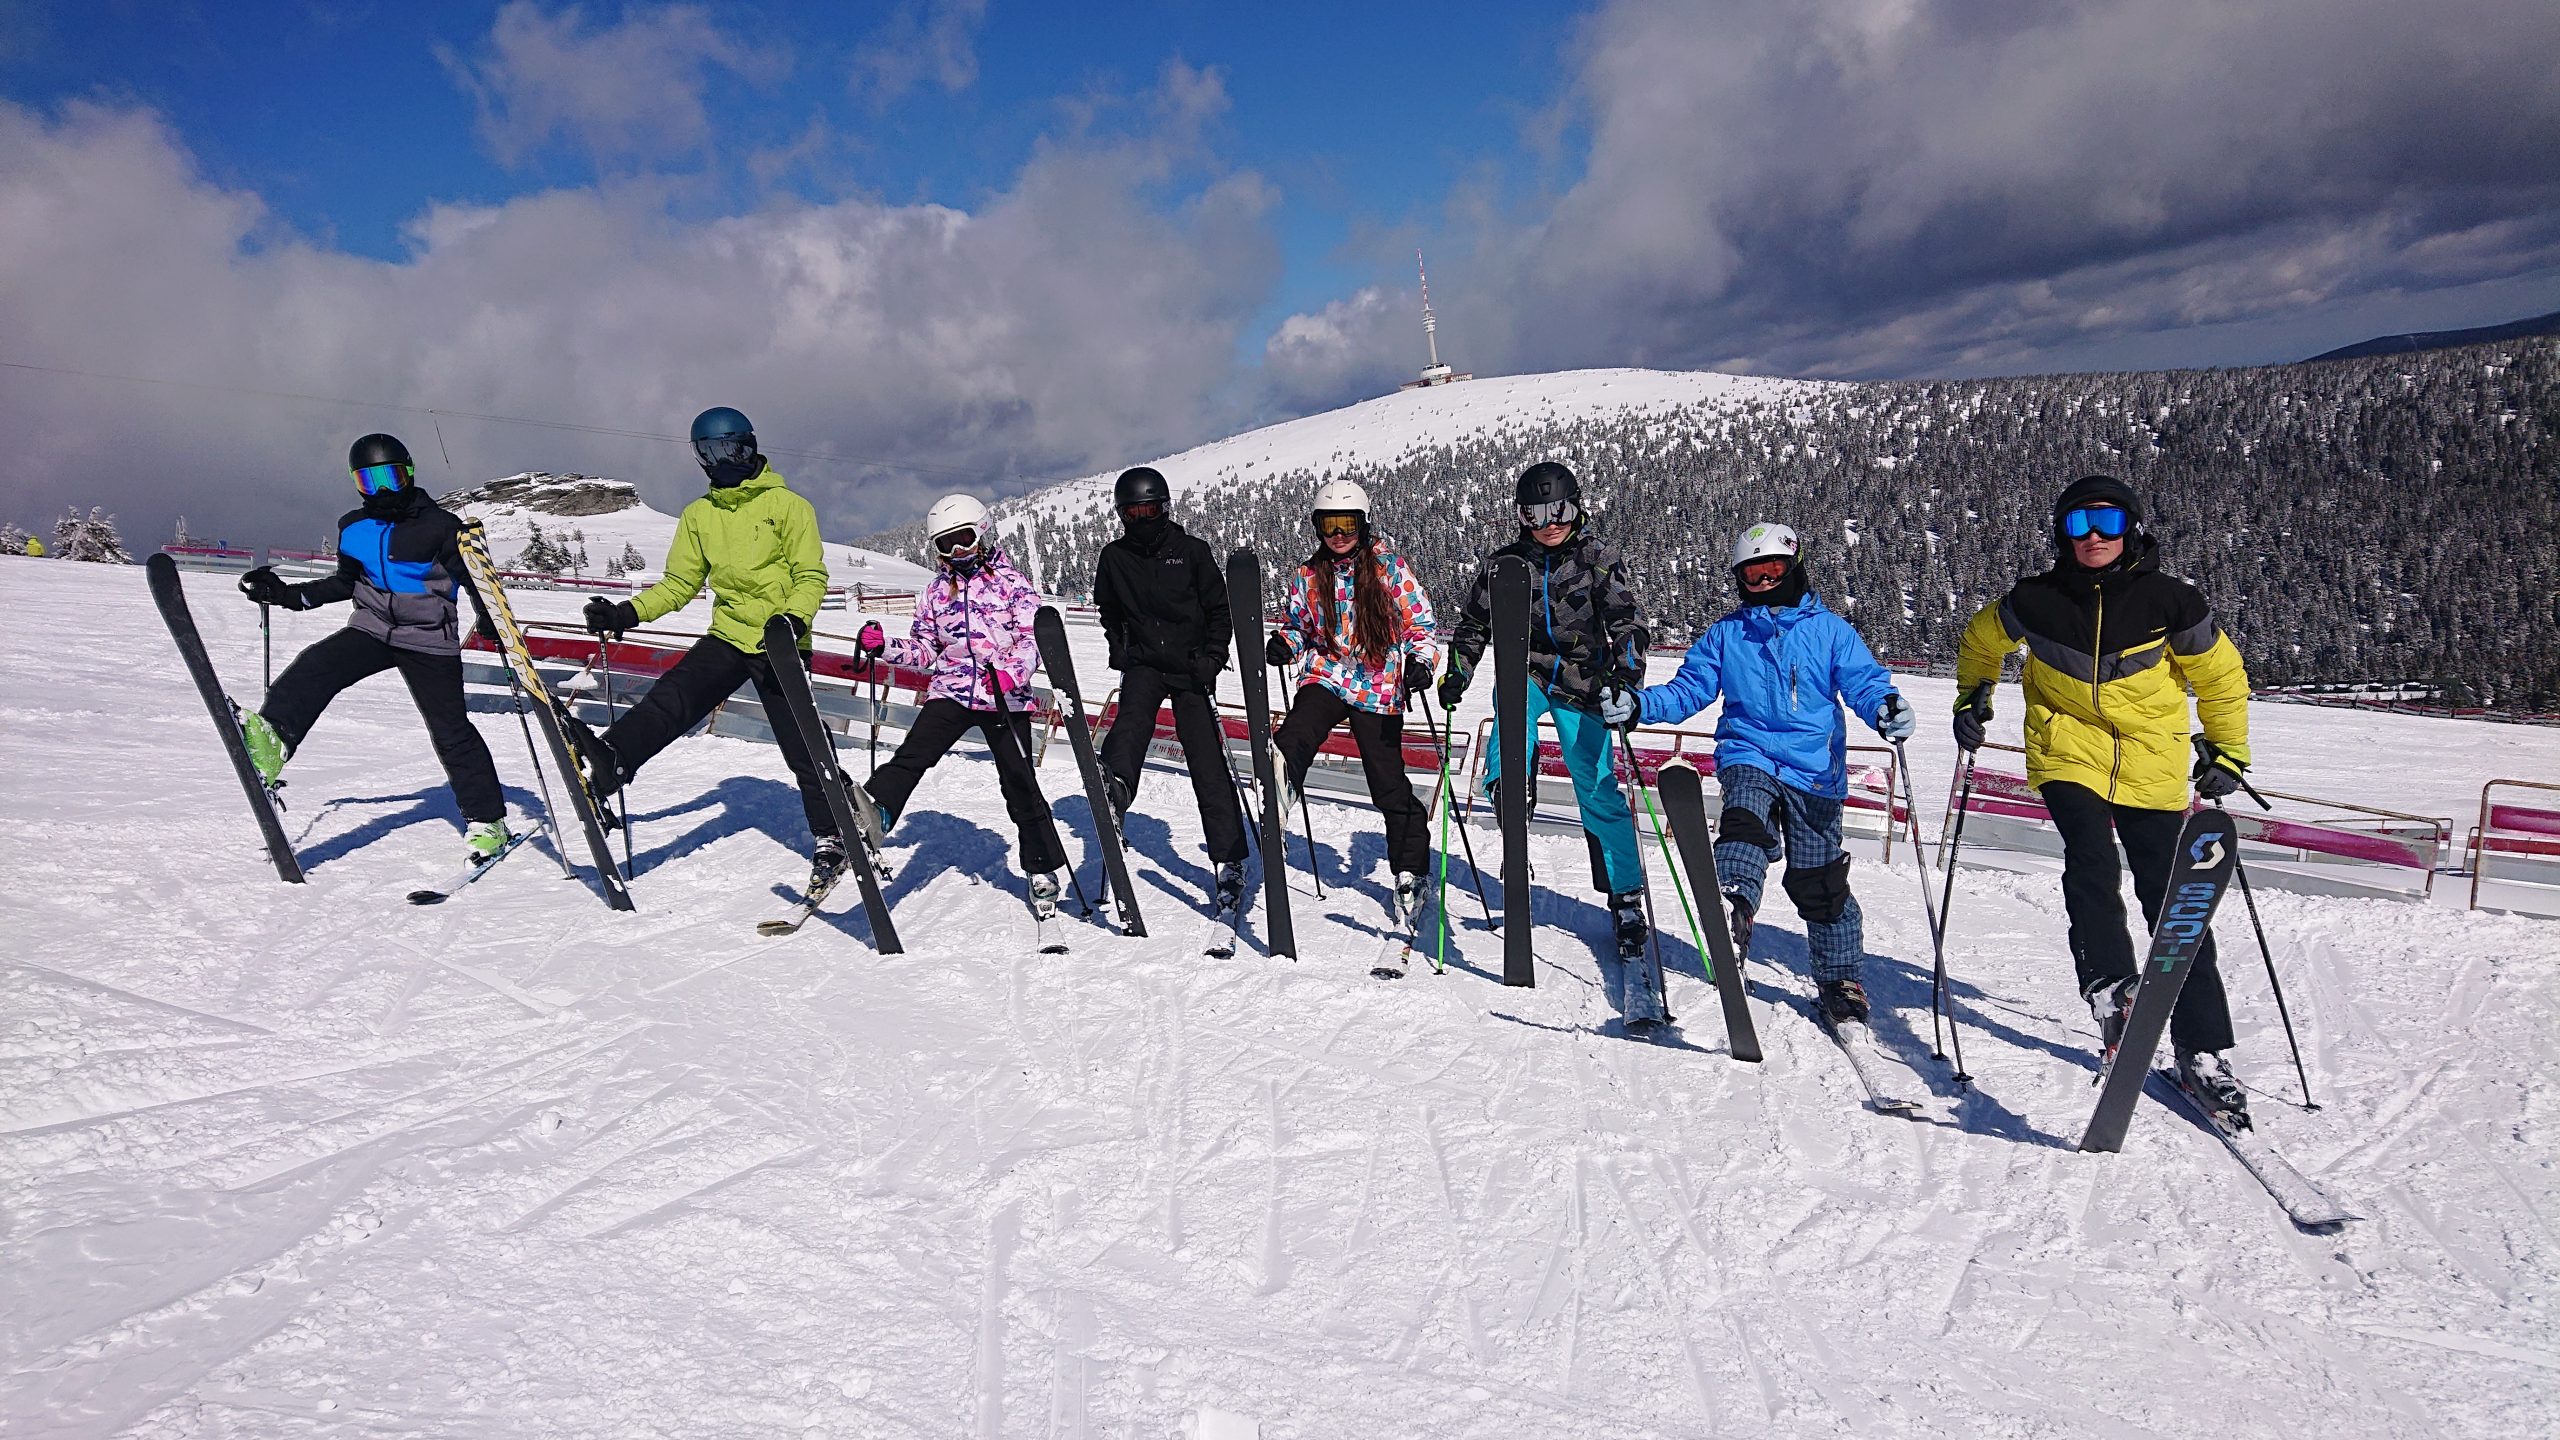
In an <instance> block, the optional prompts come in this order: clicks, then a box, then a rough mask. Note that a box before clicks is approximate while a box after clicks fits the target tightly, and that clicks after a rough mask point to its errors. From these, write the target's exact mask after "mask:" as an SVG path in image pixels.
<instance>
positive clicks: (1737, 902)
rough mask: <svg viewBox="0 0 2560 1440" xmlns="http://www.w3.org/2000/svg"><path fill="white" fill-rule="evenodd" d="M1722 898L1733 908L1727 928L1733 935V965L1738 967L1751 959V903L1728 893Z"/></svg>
mask: <svg viewBox="0 0 2560 1440" xmlns="http://www.w3.org/2000/svg"><path fill="white" fill-rule="evenodd" d="M1724 898H1725V899H1726V901H1727V902H1729V903H1730V904H1731V905H1732V906H1733V921H1732V924H1731V926H1730V927H1729V928H1730V929H1731V930H1732V933H1733V963H1735V964H1736V965H1739V964H1741V963H1742V962H1743V961H1745V960H1748V959H1750V958H1751V902H1750V901H1748V900H1745V899H1743V898H1742V897H1741V896H1739V895H1736V894H1733V893H1731V892H1730V891H1728V892H1726V894H1725V897H1724Z"/></svg>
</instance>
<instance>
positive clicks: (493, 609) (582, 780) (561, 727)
mask: <svg viewBox="0 0 2560 1440" xmlns="http://www.w3.org/2000/svg"><path fill="white" fill-rule="evenodd" d="M455 543H456V545H457V547H458V548H459V549H460V550H461V551H462V568H464V569H465V570H468V571H470V572H471V588H472V589H473V590H475V591H477V592H479V595H480V604H481V605H482V606H483V607H484V608H485V609H486V610H487V611H488V613H489V623H490V624H492V625H495V626H496V627H498V648H499V649H500V650H501V651H503V652H504V653H505V655H506V657H507V666H508V668H509V669H511V670H513V671H514V672H515V677H516V684H517V686H518V687H520V688H521V689H522V690H523V691H524V693H525V694H526V695H528V696H530V697H532V700H533V716H534V719H535V721H536V722H537V724H538V725H539V726H540V728H541V730H542V738H543V740H544V742H545V743H547V744H548V745H549V746H550V749H551V763H553V764H554V765H557V766H558V767H559V768H560V776H561V779H562V780H563V781H564V782H565V785H564V788H565V789H567V790H568V792H569V808H570V809H572V810H574V811H576V812H577V815H578V825H579V828H581V829H583V830H585V831H586V832H587V853H588V855H589V856H590V857H592V858H593V859H594V861H595V867H596V883H597V884H598V885H600V886H602V887H603V888H604V903H605V904H607V905H609V906H611V907H612V908H614V909H616V910H629V909H632V908H633V906H632V904H631V891H630V889H629V888H628V887H626V886H625V885H624V884H623V880H622V867H621V866H619V865H616V864H615V863H614V860H613V845H612V842H610V841H608V840H607V839H606V838H605V833H604V812H603V810H602V808H601V807H599V806H598V805H597V804H596V797H595V794H594V792H592V791H590V790H588V789H587V777H586V775H585V774H584V772H582V771H580V770H579V769H578V758H577V756H576V755H574V754H572V753H570V749H569V732H568V730H567V729H566V728H565V722H564V720H563V718H562V717H563V716H564V715H565V714H566V713H567V712H566V711H564V710H563V709H562V708H561V705H560V701H559V700H558V698H556V697H555V696H553V695H552V693H551V690H550V687H549V686H547V685H545V684H544V683H543V681H542V671H541V669H540V668H539V667H537V666H536V665H535V664H534V663H533V651H532V649H531V648H530V647H528V646H527V645H526V644H525V640H524V627H523V626H521V625H519V624H517V623H516V612H515V607H514V606H512V605H510V604H508V603H507V591H506V587H505V586H503V585H500V584H499V583H498V567H497V565H496V564H495V562H493V561H491V560H490V558H489V532H488V531H487V530H485V529H483V528H482V527H481V525H480V522H479V521H477V520H474V521H472V522H470V523H469V524H466V525H464V526H463V527H462V534H461V535H460V536H459V537H457V538H456V541H455Z"/></svg>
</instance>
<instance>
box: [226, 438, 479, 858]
mask: <svg viewBox="0 0 2560 1440" xmlns="http://www.w3.org/2000/svg"><path fill="white" fill-rule="evenodd" d="M347 469H348V471H349V472H350V474H351V475H352V477H353V478H354V480H355V482H356V493H357V494H359V495H360V496H362V497H363V501H364V503H362V504H360V505H358V506H357V507H356V508H355V509H353V510H350V511H348V512H347V513H346V514H345V515H344V516H343V517H341V518H340V519H339V521H338V568H337V570H336V572H335V573H333V574H330V575H326V576H323V577H322V578H320V579H318V580H311V581H306V582H304V583H302V584H299V585H296V584H293V583H292V582H290V581H287V580H285V579H283V578H282V577H280V576H278V575H277V574H276V572H275V570H274V568H273V567H272V566H266V565H261V566H259V567H258V568H257V569H255V570H252V571H250V572H249V573H248V574H246V575H243V576H241V577H240V593H242V594H244V595H246V596H248V597H249V598H250V599H252V600H254V601H256V602H258V603H259V604H261V605H275V606H280V607H282V608H284V609H287V610H313V609H317V608H319V607H320V606H323V605H335V604H337V603H339V602H340V601H353V602H354V604H355V613H354V614H352V615H350V616H349V617H348V618H347V625H346V628H345V629H343V630H340V631H339V632H338V633H336V634H334V635H332V636H330V637H329V638H327V639H326V640H322V641H320V642H319V643H318V644H316V645H313V646H312V647H311V648H310V649H308V650H305V651H303V652H302V653H301V654H300V655H298V656H295V657H294V661H293V663H292V664H290V665H287V666H286V667H285V670H284V673H283V674H282V675H279V676H277V677H276V683H275V688H274V689H272V690H269V691H268V692H267V698H266V699H265V700H264V701H263V702H261V703H260V705H259V706H258V708H257V709H255V710H249V711H243V712H242V713H241V716H240V730H241V736H242V738H243V739H244V740H246V741H247V742H248V746H249V758H250V760H251V762H252V763H254V764H255V765H256V766H257V767H258V774H259V775H260V776H261V777H262V778H264V779H265V780H266V781H267V783H268V784H270V785H273V784H276V783H278V779H279V777H280V776H281V775H282V774H283V772H284V764H285V761H286V760H287V759H289V758H291V757H292V755H293V752H294V751H296V750H298V749H300V748H301V747H302V742H303V739H304V737H305V736H307V735H309V734H310V733H311V727H312V726H313V725H315V724H317V723H319V720H320V712H321V711H323V710H326V709H327V708H329V702H330V701H332V700H334V699H336V698H337V697H338V692H339V691H341V690H344V689H346V688H347V687H348V686H350V685H353V684H355V683H356V682H357V681H359V680H362V679H365V678H367V677H368V676H373V675H379V674H381V673H382V672H383V671H385V670H397V671H399V672H400V678H401V679H402V680H403V681H405V682H407V684H408V686H409V698H410V699H411V700H414V701H416V702H417V706H418V718H419V719H421V720H424V721H425V722H426V724H427V736H428V739H429V740H430V741H432V742H433V743H434V745H435V751H436V760H437V761H438V762H439V763H441V764H442V765H443V766H444V773H445V778H446V779H447V780H449V781H451V782H452V783H453V798H454V802H455V803H456V804H457V805H459V806H460V807H461V809H462V818H463V821H464V828H463V843H464V845H465V847H466V848H468V849H469V851H470V853H471V859H472V863H474V864H480V863H484V862H486V861H488V860H491V859H494V858H496V857H497V856H498V855H499V854H501V853H503V852H504V851H505V850H506V848H507V844H508V842H509V840H510V839H512V838H513V837H512V836H511V835H510V834H509V833H508V830H507V801H506V795H505V792H503V791H502V790H500V789H499V788H498V767H497V766H496V765H495V764H494V763H493V762H492V761H491V760H490V758H489V746H488V743H487V742H486V741H484V740H482V739H481V738H480V732H479V730H478V729H476V728H474V727H473V725H472V723H471V714H470V711H469V709H468V708H467V707H466V706H465V705H464V703H463V698H462V627H461V598H462V596H463V595H464V594H465V593H469V594H470V596H471V604H472V608H473V609H474V610H478V611H480V615H479V618H478V622H477V624H476V625H475V626H474V628H475V629H478V630H479V631H480V632H481V633H482V634H484V635H490V636H494V635H495V634H496V632H495V631H494V630H491V629H490V628H489V618H488V612H487V611H486V609H484V608H483V607H482V606H481V604H480V596H479V593H478V592H477V591H474V590H472V589H471V576H470V574H469V572H467V571H465V570H464V569H463V568H462V555H461V552H460V551H459V550H458V549H457V548H456V544H455V541H456V539H457V537H459V536H460V535H461V533H462V520H461V517H459V516H457V515H455V514H454V513H453V512H452V511H450V510H447V509H445V508H444V507H443V506H441V505H438V504H437V503H436V502H435V498H434V497H433V496H430V495H429V494H427V492H426V491H424V490H421V489H419V488H418V471H417V467H416V465H414V464H413V463H411V461H410V459H409V447H407V446H406V445H403V444H401V443H400V442H399V440H397V439H395V438H394V437H392V436H389V435H367V436H365V437H364V438H362V439H360V440H358V441H356V443H355V444H354V446H353V447H351V448H350V449H349V450H348V452H347Z"/></svg>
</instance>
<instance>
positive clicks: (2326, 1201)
mask: <svg viewBox="0 0 2560 1440" xmlns="http://www.w3.org/2000/svg"><path fill="white" fill-rule="evenodd" d="M2151 1078H2152V1080H2153V1081H2154V1082H2156V1083H2157V1085H2158V1087H2159V1090H2160V1095H2161V1098H2162V1099H2163V1100H2166V1101H2167V1102H2168V1103H2169V1104H2170V1105H2171V1106H2172V1107H2174V1108H2175V1109H2177V1110H2178V1111H2179V1112H2180V1113H2181V1114H2184V1115H2185V1116H2186V1117H2187V1118H2188V1119H2190V1120H2193V1121H2195V1122H2196V1123H2197V1124H2198V1125H2201V1126H2203V1127H2204V1128H2205V1129H2207V1130H2210V1131H2212V1132H2213V1137H2214V1138H2215V1139H2217V1140H2220V1141H2221V1142H2222V1143H2223V1145H2224V1147H2225V1148H2227V1149H2229V1150H2230V1151H2231V1156H2232V1158H2233V1159H2235V1160H2238V1161H2239V1162H2240V1164H2241V1165H2242V1166H2243V1167H2244V1168H2246V1169H2247V1170H2248V1172H2249V1174H2250V1175H2251V1177H2252V1178H2254V1179H2256V1180H2257V1182H2258V1183H2259V1184H2260V1185H2263V1186H2265V1187H2266V1190H2267V1195H2268V1198H2270V1199H2272V1200H2274V1201H2275V1202H2276V1203H2277V1204H2278V1205H2281V1206H2283V1207H2284V1213H2285V1214H2287V1215H2289V1216H2291V1217H2292V1218H2293V1223H2294V1224H2296V1225H2300V1226H2302V1227H2303V1228H2305V1229H2308V1230H2322V1229H2327V1228H2329V1227H2332V1226H2337V1225H2343V1224H2345V1223H2347V1222H2348V1221H2350V1220H2361V1219H2363V1218H2364V1217H2363V1216H2361V1215H2358V1214H2357V1213H2356V1212H2354V1211H2352V1210H2350V1209H2348V1208H2347V1207H2346V1206H2344V1205H2341V1204H2339V1203H2338V1202H2337V1200H2336V1199H2335V1198H2334V1197H2332V1196H2331V1195H2330V1194H2329V1192H2328V1191H2326V1190H2323V1189H2321V1188H2320V1186H2319V1183H2318V1182H2316V1181H2314V1180H2313V1179H2312V1178H2311V1177H2310V1176H2308V1175H2305V1174H2303V1173H2302V1172H2301V1171H2299V1170H2297V1169H2295V1168H2293V1164H2292V1162H2290V1161H2288V1160H2286V1159H2285V1158H2284V1157H2283V1156H2281V1155H2279V1154H2277V1153H2276V1152H2275V1148H2274V1147H2273V1146H2271V1145H2269V1144H2267V1142H2266V1141H2264V1140H2261V1139H2259V1138H2258V1132H2257V1129H2256V1128H2255V1127H2254V1126H2252V1127H2249V1128H2245V1129H2239V1130H2234V1129H2232V1128H2231V1127H2230V1126H2229V1125H2227V1124H2225V1123H2224V1122H2223V1120H2222V1118H2221V1117H2220V1116H2219V1115H2218V1114H2217V1113H2216V1112H2215V1111H2214V1109H2213V1107H2212V1106H2210V1105H2207V1104H2205V1103H2204V1101H2203V1100H2201V1099H2199V1098H2197V1096H2196V1095H2195V1094H2194V1093H2192V1092H2191V1091H2189V1090H2188V1089H2187V1087H2186V1084H2185V1082H2183V1081H2181V1080H2180V1079H2179V1078H2178V1073H2177V1072H2176V1071H2175V1070H2154V1071H2152V1072H2151Z"/></svg>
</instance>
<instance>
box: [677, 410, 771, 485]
mask: <svg viewBox="0 0 2560 1440" xmlns="http://www.w3.org/2000/svg"><path fill="white" fill-rule="evenodd" d="M693 458H694V460H695V461H696V462H697V463H699V464H700V465H701V466H702V473H703V474H705V475H708V476H710V477H711V483H712V485H713V487H714V488H721V489H725V488H727V487H729V486H732V485H739V484H743V483H745V482H746V481H748V480H750V479H752V478H754V476H755V474H756V472H757V471H759V470H762V469H763V468H764V456H763V455H762V454H760V453H758V451H757V448H756V427H755V425H754V423H753V422H752V421H750V420H748V419H747V417H746V416H745V415H743V414H741V413H739V412H738V411H736V410H733V409H731V408H730V407H728V406H726V405H714V406H712V407H711V408H710V409H708V410H705V411H703V412H702V413H701V414H699V415H696V416H694V417H693Z"/></svg>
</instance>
